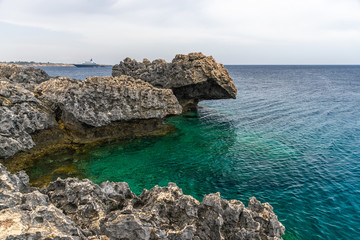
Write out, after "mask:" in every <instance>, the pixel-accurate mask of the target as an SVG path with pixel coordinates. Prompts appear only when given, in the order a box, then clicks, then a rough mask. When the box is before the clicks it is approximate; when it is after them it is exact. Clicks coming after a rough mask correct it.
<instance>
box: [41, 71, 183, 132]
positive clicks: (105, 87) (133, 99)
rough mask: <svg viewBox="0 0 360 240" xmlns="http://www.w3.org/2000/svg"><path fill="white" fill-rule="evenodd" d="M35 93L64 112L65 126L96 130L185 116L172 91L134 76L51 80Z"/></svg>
mask: <svg viewBox="0 0 360 240" xmlns="http://www.w3.org/2000/svg"><path fill="white" fill-rule="evenodd" d="M35 92H36V93H37V94H38V95H39V99H41V100H42V101H44V102H45V103H46V104H47V105H48V106H50V108H51V109H52V110H54V111H55V112H58V113H61V119H62V120H63V123H64V124H66V123H69V124H70V123H71V122H73V121H74V120H75V121H78V122H81V123H84V124H86V125H89V126H92V127H101V126H105V125H107V124H110V123H111V122H114V121H129V120H139V119H156V118H163V117H165V116H167V115H174V114H179V113H181V106H180V105H179V103H178V101H177V99H176V97H175V96H174V95H173V93H172V91H171V90H169V89H159V88H155V87H153V86H152V85H150V84H149V83H146V82H144V81H142V80H135V79H133V78H132V77H128V76H121V77H90V78H87V79H86V80H85V81H80V80H74V79H69V78H59V79H53V80H49V81H47V82H44V83H42V84H40V85H38V86H37V87H36V89H35Z"/></svg>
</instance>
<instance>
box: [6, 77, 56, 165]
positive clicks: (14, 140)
mask: <svg viewBox="0 0 360 240" xmlns="http://www.w3.org/2000/svg"><path fill="white" fill-rule="evenodd" d="M56 125H57V123H56V121H55V118H54V116H53V115H52V111H51V110H49V109H48V108H47V107H46V106H45V105H44V104H43V103H42V102H41V101H39V100H38V99H37V98H36V97H35V95H34V93H32V92H30V91H28V90H26V89H25V88H22V87H21V86H19V85H17V84H15V83H11V82H9V81H0V158H7V157H10V156H12V155H14V154H15V153H17V152H20V151H25V150H29V149H30V148H32V147H34V145H35V143H34V141H33V139H32V138H31V135H30V134H32V133H34V132H36V131H40V130H44V129H47V128H50V127H53V126H56Z"/></svg>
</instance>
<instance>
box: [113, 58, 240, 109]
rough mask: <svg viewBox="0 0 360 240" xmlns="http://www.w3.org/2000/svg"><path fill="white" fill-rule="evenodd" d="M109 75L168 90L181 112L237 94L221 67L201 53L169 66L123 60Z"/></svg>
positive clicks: (161, 62)
mask: <svg viewBox="0 0 360 240" xmlns="http://www.w3.org/2000/svg"><path fill="white" fill-rule="evenodd" d="M112 75H113V76H121V75H128V76H132V77H134V78H136V79H138V78H139V79H142V80H144V81H146V82H149V83H151V84H152V85H154V86H156V87H161V88H170V89H172V90H173V92H174V94H175V96H176V97H177V98H178V100H179V102H180V104H181V105H182V106H183V107H184V110H187V109H189V108H190V109H191V108H194V107H196V105H197V103H198V102H199V101H201V100H210V99H224V98H236V92H237V90H236V87H235V85H234V84H233V82H232V79H231V78H230V76H229V73H228V71H227V70H226V69H225V68H224V66H223V65H222V64H220V63H217V62H215V60H214V58H213V57H211V56H209V57H207V56H205V55H203V54H202V53H190V54H188V55H181V54H179V55H176V56H175V58H174V59H173V60H172V62H171V63H166V62H165V61H164V60H161V59H157V60H154V61H153V62H150V61H149V60H147V59H144V61H143V62H137V61H136V60H131V59H130V58H126V59H125V60H124V61H122V62H120V64H118V65H115V66H114V67H113V72H112Z"/></svg>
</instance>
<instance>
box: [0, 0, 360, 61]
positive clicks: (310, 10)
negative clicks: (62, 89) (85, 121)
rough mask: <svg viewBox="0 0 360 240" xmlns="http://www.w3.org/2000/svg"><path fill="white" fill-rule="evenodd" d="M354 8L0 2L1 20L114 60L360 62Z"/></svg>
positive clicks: (249, 2)
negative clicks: (189, 56) (199, 56)
mask: <svg viewBox="0 0 360 240" xmlns="http://www.w3.org/2000/svg"><path fill="white" fill-rule="evenodd" d="M359 12H360V2H359V1H357V0H342V1H335V0H302V1H289V0H273V1H268V0H241V1H239V0H198V1H190V0H183V1H173V0H152V1H145V0H78V1H70V0H62V1H59V0H52V1H45V0H33V1H27V0H2V1H0V22H3V23H7V24H15V25H18V26H22V27H28V28H37V29H43V33H42V34H43V35H44V39H45V40H46V39H48V40H49V41H54V40H53V38H52V37H51V35H52V33H63V35H64V36H69V37H70V38H73V39H74V42H75V43H74V47H73V48H74V55H75V54H78V56H69V57H68V59H69V61H74V60H76V59H78V58H81V57H82V54H83V53H86V52H90V51H92V52H96V54H98V55H99V56H101V58H102V60H103V61H107V62H111V63H113V61H116V62H118V61H119V60H121V59H122V58H123V57H125V56H127V55H128V56H130V57H135V58H141V56H142V57H149V58H152V59H153V58H156V57H162V58H167V59H170V58H172V57H173V55H174V53H177V52H184V53H186V52H188V51H193V50H195V51H203V52H205V53H206V54H212V55H214V56H215V57H216V56H219V58H220V60H221V61H223V62H225V63H244V62H247V63H288V62H291V63H296V62H297V61H298V63H303V61H307V62H309V63H310V62H315V63H316V62H317V63H335V62H336V61H337V59H342V60H345V61H347V62H349V63H350V62H351V63H355V62H356V61H357V62H360V59H359V57H358V56H360V14H359ZM0 27H1V25H0ZM0 30H1V29H0ZM7 31H8V30H7ZM42 34H40V35H42ZM55 35H56V34H55ZM1 41H2V40H0V43H1ZM65 42H66V43H68V44H69V46H67V47H68V48H69V49H71V48H72V46H71V39H70V40H69V41H65ZM78 42H79V44H78ZM29 44H31V41H29ZM79 46H80V47H79ZM75 48H76V49H75ZM339 48H342V49H343V51H339V50H338V49H339ZM350 49H351V50H350ZM260 50H261V51H260ZM0 51H1V52H2V53H7V56H10V55H11V54H10V53H9V50H7V51H6V50H4V49H2V48H1V45H0ZM331 51H332V52H334V55H331V54H330V56H329V52H331ZM342 52H343V53H342ZM51 53H52V54H53V55H54V58H56V56H59V55H60V54H61V52H59V53H57V52H56V51H55V50H54V51H51ZM304 53H307V55H305V56H304ZM335 53H336V54H335ZM296 56H298V60H297V58H296ZM306 56H308V57H306ZM34 57H35V56H34ZM61 57H62V58H63V56H61ZM57 58H59V57H57ZM264 61H265V62H264Z"/></svg>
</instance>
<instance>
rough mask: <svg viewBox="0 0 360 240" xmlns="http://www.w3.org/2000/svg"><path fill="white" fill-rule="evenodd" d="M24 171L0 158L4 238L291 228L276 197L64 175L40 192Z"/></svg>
mask: <svg viewBox="0 0 360 240" xmlns="http://www.w3.org/2000/svg"><path fill="white" fill-rule="evenodd" d="M28 181H29V179H28V177H27V176H26V174H25V173H24V172H20V173H18V174H15V175H12V174H10V173H8V172H7V171H6V169H5V167H3V166H2V165H1V164H0V197H1V198H0V238H1V239H44V238H46V237H48V238H54V239H59V238H64V239H94V240H95V239H104V240H105V239H111V240H112V239H114V240H115V239H128V240H132V239H133V240H138V239H139V240H150V239H163V240H175V239H181V240H185V239H186V240H190V239H197V240H202V239H204V240H207V239H214V240H217V239H219V240H220V239H240V240H241V239H244V240H245V239H259V240H260V239H261V240H264V239H268V240H279V239H280V237H281V235H283V234H284V231H285V228H284V226H283V225H282V224H281V223H280V222H279V221H278V219H277V216H276V215H275V214H274V212H273V209H272V207H271V206H270V204H268V203H265V204H262V203H260V202H259V201H257V200H256V199H255V198H254V197H253V198H251V199H250V202H249V206H248V207H247V208H245V206H244V204H243V203H241V202H240V201H237V200H231V201H227V200H224V199H222V198H221V197H220V194H219V193H215V194H209V195H205V197H204V199H203V201H202V202H201V203H200V202H199V201H197V200H196V199H194V198H193V197H191V196H188V195H184V194H183V192H182V191H181V189H179V188H178V187H177V186H176V184H175V183H169V184H168V186H167V187H159V186H155V187H154V188H152V189H151V190H144V191H143V193H142V194H141V195H140V196H139V197H136V196H135V194H134V193H132V192H131V191H130V189H129V186H128V184H127V183H112V182H105V183H102V184H101V185H100V186H98V185H96V184H94V183H92V182H91V181H89V180H87V179H85V180H79V179H76V178H68V179H65V180H62V179H58V180H56V181H55V182H53V183H51V184H50V186H49V187H47V188H46V189H42V190H41V192H40V191H39V189H37V188H30V187H29V185H28Z"/></svg>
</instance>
